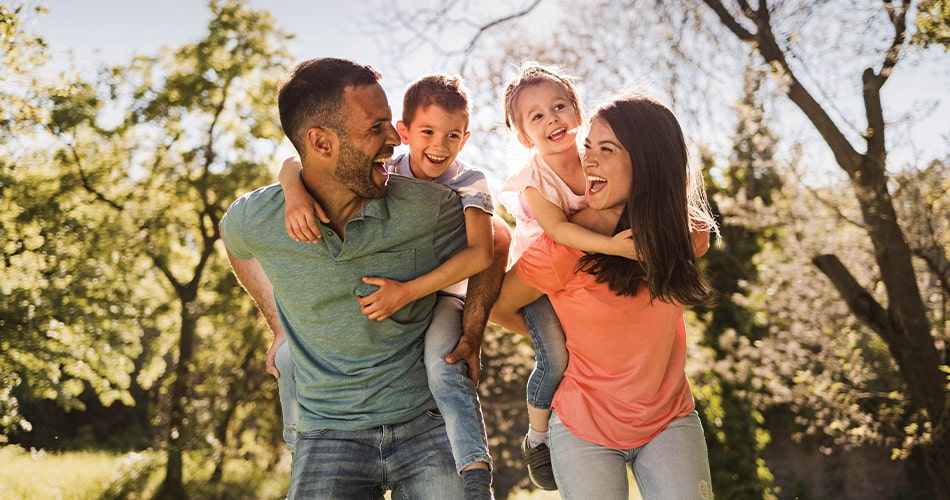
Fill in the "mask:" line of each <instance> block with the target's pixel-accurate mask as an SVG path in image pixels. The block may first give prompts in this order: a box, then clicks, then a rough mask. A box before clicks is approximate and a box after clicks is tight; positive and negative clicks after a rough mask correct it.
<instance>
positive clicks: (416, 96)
mask: <svg viewBox="0 0 950 500" xmlns="http://www.w3.org/2000/svg"><path fill="white" fill-rule="evenodd" d="M433 104H435V105H438V106H439V107H440V108H442V109H444V110H445V111H446V112H448V113H458V112H461V113H463V114H464V115H465V128H466V130H467V129H468V117H469V104H468V89H467V88H465V82H464V81H463V80H462V77H461V76H459V75H448V74H445V73H432V74H428V75H423V76H421V77H419V78H418V79H416V81H414V82H412V83H410V84H409V87H408V88H406V93H405V95H404V96H403V98H402V121H403V123H405V124H406V126H409V125H410V124H411V123H412V119H413V118H415V116H416V111H418V110H420V109H424V108H426V107H428V106H431V105H433Z"/></svg>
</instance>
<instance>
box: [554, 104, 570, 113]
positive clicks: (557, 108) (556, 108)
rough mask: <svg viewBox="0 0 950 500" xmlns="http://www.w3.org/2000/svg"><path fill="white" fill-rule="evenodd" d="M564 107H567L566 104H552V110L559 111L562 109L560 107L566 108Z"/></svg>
mask: <svg viewBox="0 0 950 500" xmlns="http://www.w3.org/2000/svg"><path fill="white" fill-rule="evenodd" d="M566 107H567V106H566V105H564V104H555V105H554V111H560V110H562V109H564V108H566Z"/></svg>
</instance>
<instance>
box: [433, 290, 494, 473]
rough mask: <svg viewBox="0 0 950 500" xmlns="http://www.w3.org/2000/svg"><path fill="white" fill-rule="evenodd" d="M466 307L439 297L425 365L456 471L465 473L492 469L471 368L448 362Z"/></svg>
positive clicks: (461, 363) (459, 300)
mask: <svg viewBox="0 0 950 500" xmlns="http://www.w3.org/2000/svg"><path fill="white" fill-rule="evenodd" d="M462 306H463V302H462V300H461V299H459V298H458V297H455V296H453V295H447V294H441V293H440V294H439V296H438V300H436V303H435V309H434V310H433V312H432V322H430V323H429V328H428V329H426V333H425V365H426V375H427V376H428V380H429V390H430V391H431V392H432V397H433V398H434V399H435V403H436V405H438V407H439V412H440V413H442V418H444V419H445V431H446V432H447V433H448V435H449V442H451V443H452V454H453V457H454V458H455V468H456V469H457V470H458V471H459V472H461V471H462V469H464V468H465V467H467V466H469V465H471V464H474V463H476V462H485V463H487V464H488V465H489V467H491V463H492V462H491V456H490V455H489V451H488V436H487V434H486V432H485V420H484V418H483V417H482V407H481V404H480V403H479V401H478V393H477V392H475V384H474V383H473V382H472V380H471V379H470V378H468V376H467V375H466V373H468V364H467V363H465V362H464V361H459V362H457V363H455V364H451V365H450V364H448V363H446V362H445V357H446V356H447V355H448V354H449V353H451V352H452V351H454V350H455V347H456V346H457V345H458V342H459V337H460V336H461V334H462Z"/></svg>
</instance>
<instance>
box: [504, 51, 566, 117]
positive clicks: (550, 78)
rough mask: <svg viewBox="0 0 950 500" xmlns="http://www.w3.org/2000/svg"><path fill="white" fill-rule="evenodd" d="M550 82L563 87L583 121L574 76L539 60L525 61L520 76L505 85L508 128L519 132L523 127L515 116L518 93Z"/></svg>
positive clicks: (560, 87) (519, 72)
mask: <svg viewBox="0 0 950 500" xmlns="http://www.w3.org/2000/svg"><path fill="white" fill-rule="evenodd" d="M543 82H548V83H551V84H553V85H554V86H556V87H558V88H559V89H561V91H563V92H564V95H565V96H566V97H567V99H568V101H570V102H571V104H572V105H573V106H574V111H575V112H577V116H579V117H580V118H581V121H583V118H584V113H583V110H581V98H580V96H579V95H578V93H577V87H575V86H574V81H573V78H572V77H570V76H568V75H566V74H564V73H563V72H561V70H560V68H558V67H555V66H548V65H545V64H541V63H539V62H537V61H524V62H522V63H521V68H520V69H519V71H518V76H516V77H514V78H512V79H511V80H509V81H508V83H507V84H506V85H505V93H504V96H503V101H504V103H505V126H506V127H508V130H513V131H515V132H517V131H518V130H519V129H520V128H521V123H520V120H519V119H518V117H517V116H515V102H517V101H518V94H520V93H521V91H522V90H524V89H525V88H527V87H532V86H534V85H539V84H541V83H543Z"/></svg>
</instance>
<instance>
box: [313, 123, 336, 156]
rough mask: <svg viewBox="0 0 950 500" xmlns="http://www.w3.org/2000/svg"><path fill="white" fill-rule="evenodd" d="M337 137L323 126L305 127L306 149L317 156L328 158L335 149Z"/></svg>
mask: <svg viewBox="0 0 950 500" xmlns="http://www.w3.org/2000/svg"><path fill="white" fill-rule="evenodd" d="M338 143H339V138H338V137H337V135H336V133H335V132H333V131H332V130H330V129H328V128H324V127H310V128H308V129H307V149H309V150H310V151H312V152H313V153H314V154H315V155H316V156H317V157H319V158H330V157H332V156H333V154H334V153H335V152H336V150H337V144H338Z"/></svg>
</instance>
